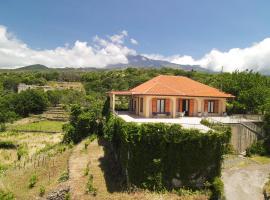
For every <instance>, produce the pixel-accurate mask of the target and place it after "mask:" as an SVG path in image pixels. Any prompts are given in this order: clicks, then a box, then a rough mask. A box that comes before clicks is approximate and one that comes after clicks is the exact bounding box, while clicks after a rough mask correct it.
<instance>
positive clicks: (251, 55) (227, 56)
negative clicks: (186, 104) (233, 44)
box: [145, 38, 270, 74]
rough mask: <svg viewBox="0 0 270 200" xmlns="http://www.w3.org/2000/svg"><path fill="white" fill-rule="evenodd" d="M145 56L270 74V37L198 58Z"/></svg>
mask: <svg viewBox="0 0 270 200" xmlns="http://www.w3.org/2000/svg"><path fill="white" fill-rule="evenodd" d="M145 56H146V57H148V58H151V59H156V60H166V61H169V62H172V63H176V64H182V65H200V66H202V67H204V68H207V69H211V70H214V71H220V70H221V68H222V67H223V70H224V71H227V72H232V71H234V70H246V69H252V70H254V71H259V72H262V73H267V74H270V38H266V39H264V40H262V41H260V42H258V43H255V44H252V45H251V46H250V47H247V48H243V49H241V48H232V49H230V50H229V51H225V52H222V51H219V50H217V49H213V50H211V51H210V52H209V53H207V54H205V55H204V56H203V57H202V58H200V59H197V60H196V59H194V58H192V57H191V56H188V55H184V56H181V55H173V56H162V55H160V54H146V55H145Z"/></svg>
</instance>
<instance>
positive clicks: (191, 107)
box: [189, 99, 194, 116]
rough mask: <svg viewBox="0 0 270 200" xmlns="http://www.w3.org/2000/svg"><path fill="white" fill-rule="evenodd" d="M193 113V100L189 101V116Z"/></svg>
mask: <svg viewBox="0 0 270 200" xmlns="http://www.w3.org/2000/svg"><path fill="white" fill-rule="evenodd" d="M193 113H194V99H190V100H189V115H190V116H192V115H193Z"/></svg>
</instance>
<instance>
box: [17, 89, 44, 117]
mask: <svg viewBox="0 0 270 200" xmlns="http://www.w3.org/2000/svg"><path fill="white" fill-rule="evenodd" d="M13 101H14V102H13V105H14V107H15V112H16V113H18V114H19V115H21V116H28V115H29V114H30V113H41V112H42V111H44V110H45V109H46V108H47V106H48V98H47V95H46V93H45V92H43V91H41V90H26V91H22V92H21V93H19V94H18V95H16V96H15V98H14V100H13Z"/></svg>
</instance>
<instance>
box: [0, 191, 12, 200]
mask: <svg viewBox="0 0 270 200" xmlns="http://www.w3.org/2000/svg"><path fill="white" fill-rule="evenodd" d="M0 199H1V200H15V196H14V195H13V194H12V192H5V191H3V190H0Z"/></svg>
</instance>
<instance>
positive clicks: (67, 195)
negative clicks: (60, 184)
mask: <svg viewBox="0 0 270 200" xmlns="http://www.w3.org/2000/svg"><path fill="white" fill-rule="evenodd" d="M65 200H71V195H70V193H69V192H68V193H66V194H65Z"/></svg>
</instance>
